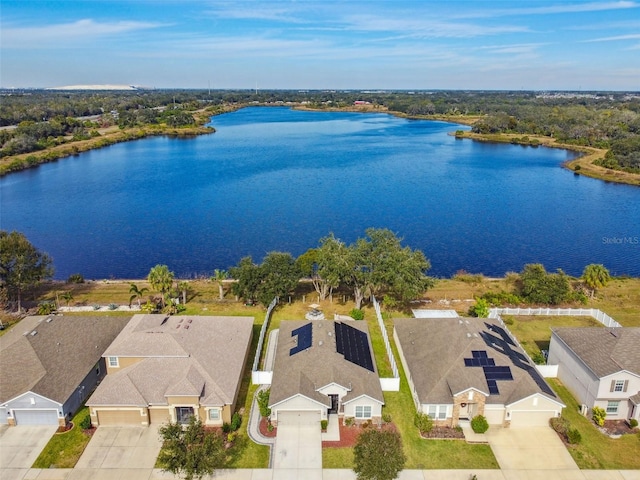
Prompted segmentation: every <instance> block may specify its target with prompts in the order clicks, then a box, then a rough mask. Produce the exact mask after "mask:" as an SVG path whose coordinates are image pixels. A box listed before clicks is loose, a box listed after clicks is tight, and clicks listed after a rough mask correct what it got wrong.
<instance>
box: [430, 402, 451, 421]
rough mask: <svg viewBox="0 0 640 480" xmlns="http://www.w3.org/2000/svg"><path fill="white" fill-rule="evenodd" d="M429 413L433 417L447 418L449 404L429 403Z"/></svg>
mask: <svg viewBox="0 0 640 480" xmlns="http://www.w3.org/2000/svg"><path fill="white" fill-rule="evenodd" d="M427 415H429V416H430V417H431V418H433V419H434V420H435V419H438V420H444V419H445V418H447V406H446V405H429V408H428V409H427Z"/></svg>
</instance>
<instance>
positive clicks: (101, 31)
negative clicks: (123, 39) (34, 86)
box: [2, 19, 162, 48]
mask: <svg viewBox="0 0 640 480" xmlns="http://www.w3.org/2000/svg"><path fill="white" fill-rule="evenodd" d="M160 26H162V24H159V23H151V22H132V21H120V22H96V21H94V20H92V19H83V20H78V21H76V22H72V23H58V24H54V25H45V26H29V27H4V26H3V28H2V45H3V48H31V47H41V48H42V47H51V46H56V45H59V44H69V43H71V42H74V43H75V42H78V41H83V40H89V39H91V38H96V37H106V36H112V35H117V34H123V33H129V32H135V31H139V30H146V29H151V28H158V27H160Z"/></svg>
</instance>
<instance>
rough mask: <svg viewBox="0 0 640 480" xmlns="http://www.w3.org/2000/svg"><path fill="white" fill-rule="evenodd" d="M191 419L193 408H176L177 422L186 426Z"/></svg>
mask: <svg viewBox="0 0 640 480" xmlns="http://www.w3.org/2000/svg"><path fill="white" fill-rule="evenodd" d="M191 417H193V407H176V422H178V423H181V424H186V423H189V419H190V418H191Z"/></svg>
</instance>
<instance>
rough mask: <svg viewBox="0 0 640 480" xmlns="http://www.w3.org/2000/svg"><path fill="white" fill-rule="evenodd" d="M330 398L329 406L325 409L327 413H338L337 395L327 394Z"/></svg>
mask: <svg viewBox="0 0 640 480" xmlns="http://www.w3.org/2000/svg"><path fill="white" fill-rule="evenodd" d="M329 398H330V399H331V408H329V410H328V411H327V412H328V413H338V395H333V394H332V395H329Z"/></svg>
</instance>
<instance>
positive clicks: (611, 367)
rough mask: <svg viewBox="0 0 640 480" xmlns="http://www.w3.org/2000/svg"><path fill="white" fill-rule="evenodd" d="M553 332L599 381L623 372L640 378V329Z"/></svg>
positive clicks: (558, 329)
mask: <svg viewBox="0 0 640 480" xmlns="http://www.w3.org/2000/svg"><path fill="white" fill-rule="evenodd" d="M553 332H554V333H555V334H556V335H557V336H558V337H559V338H560V339H561V340H562V341H563V342H564V343H565V344H567V346H568V347H569V348H570V349H571V350H573V351H574V352H575V353H576V355H578V356H579V357H580V358H581V359H582V361H583V362H584V363H585V364H586V365H587V366H588V367H589V368H590V369H591V370H592V371H593V372H594V373H595V374H596V375H598V376H599V377H604V376H607V375H611V374H612V373H616V372H619V371H620V370H628V371H629V372H633V373H635V374H637V375H640V327H622V328H600V327H576V328H554V329H553Z"/></svg>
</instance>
